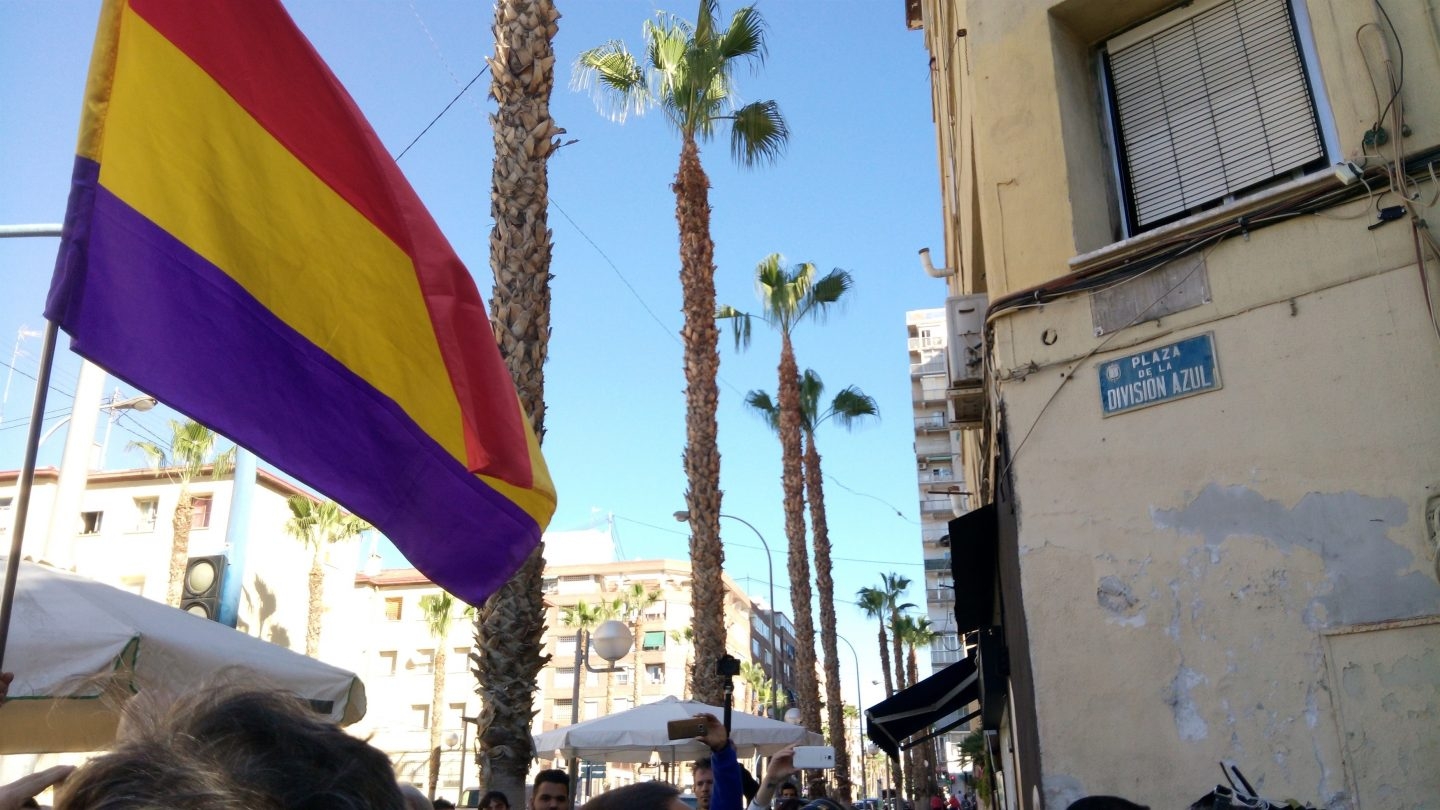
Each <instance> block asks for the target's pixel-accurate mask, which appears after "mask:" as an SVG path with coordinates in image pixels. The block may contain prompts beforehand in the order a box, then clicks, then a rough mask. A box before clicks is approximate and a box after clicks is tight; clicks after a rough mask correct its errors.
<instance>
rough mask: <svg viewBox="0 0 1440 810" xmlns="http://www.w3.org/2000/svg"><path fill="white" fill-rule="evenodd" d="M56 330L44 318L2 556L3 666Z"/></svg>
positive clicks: (0, 624)
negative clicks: (6, 552)
mask: <svg viewBox="0 0 1440 810" xmlns="http://www.w3.org/2000/svg"><path fill="white" fill-rule="evenodd" d="M59 333H60V327H59V326H57V325H56V324H55V322H54V321H47V322H46V324H45V341H44V343H43V344H42V346H41V348H40V373H39V377H37V378H36V380H35V402H34V404H32V405H31V407H30V430H29V431H28V432H27V434H26V437H25V462H24V464H22V465H21V467H20V480H19V482H18V492H17V493H16V496H15V531H14V532H13V533H12V535H11V537H10V556H9V557H7V558H6V560H5V591H4V595H3V596H0V669H3V668H4V666H5V645H6V643H7V642H8V641H9V640H10V608H11V606H13V605H14V603H15V584H16V583H15V578H16V577H18V576H19V575H20V555H21V554H22V553H24V544H25V524H27V523H29V522H30V521H29V517H30V490H31V488H32V487H33V486H34V483H35V456H36V454H37V453H39V451H40V423H41V421H43V420H44V418H45V394H46V393H47V392H48V391H49V390H50V369H51V367H52V366H53V365H54V364H55V338H56V337H57V336H58V335H59Z"/></svg>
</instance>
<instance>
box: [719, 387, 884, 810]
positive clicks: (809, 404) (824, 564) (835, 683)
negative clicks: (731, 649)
mask: <svg viewBox="0 0 1440 810" xmlns="http://www.w3.org/2000/svg"><path fill="white" fill-rule="evenodd" d="M824 390H825V383H824V382H822V381H821V380H820V375H818V374H816V373H815V372H814V371H812V370H810V369H808V368H807V369H805V372H804V373H803V374H801V375H800V428H801V431H802V433H803V437H804V445H805V493H806V495H807V496H808V497H807V500H808V501H809V503H810V529H811V535H812V541H813V543H814V548H815V589H816V591H818V592H819V595H820V644H821V649H822V650H823V652H824V656H825V709H826V714H827V717H826V720H827V723H828V725H829V727H830V728H831V729H832V732H831V734H830V744H831V745H832V746H834V748H835V781H836V783H837V784H838V785H839V786H840V800H841V803H843V804H849V802H850V752H849V743H848V739H847V737H846V735H845V731H844V726H845V724H844V722H843V720H844V718H843V717H842V716H841V712H842V708H843V706H844V701H843V700H842V699H841V698H840V653H839V650H838V649H837V646H836V644H837V642H836V639H835V621H836V620H835V578H834V574H833V571H832V564H831V562H830V530H829V524H828V522H827V521H826V519H825V488H824V476H823V475H822V473H821V470H820V451H819V450H818V449H817V448H816V446H815V430H816V428H818V427H819V426H820V425H822V424H824V423H825V422H827V421H829V420H831V419H834V420H835V421H836V422H837V423H838V424H840V425H841V426H842V427H844V428H845V429H846V430H849V429H851V428H852V427H853V426H854V425H855V424H856V422H858V421H859V420H861V419H863V418H865V417H866V416H876V417H878V416H879V414H880V408H879V406H878V405H877V404H876V403H875V400H874V398H872V397H870V396H867V395H866V394H865V392H864V391H861V390H860V389H859V388H856V387H855V386H853V385H852V386H848V387H846V388H845V389H844V390H843V391H841V392H840V393H839V394H836V395H835V399H834V400H833V401H831V403H830V405H829V406H828V407H827V408H826V409H825V410H824V411H821V410H820V398H821V394H822V393H824ZM745 404H746V405H749V406H750V408H751V409H752V410H754V411H756V412H757V413H759V414H761V415H762V416H764V417H765V419H766V421H767V422H769V423H770V426H771V427H772V428H775V429H777V430H778V429H779V423H780V414H779V408H778V407H777V406H776V405H775V404H774V402H773V401H772V400H771V399H770V395H769V394H767V393H765V392H764V391H751V392H750V393H749V394H747V395H746V396H745ZM833 729H840V731H839V733H836V732H834V731H833Z"/></svg>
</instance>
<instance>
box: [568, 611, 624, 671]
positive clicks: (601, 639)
mask: <svg viewBox="0 0 1440 810" xmlns="http://www.w3.org/2000/svg"><path fill="white" fill-rule="evenodd" d="M590 642H591V644H593V645H594V647H595V652H597V653H600V657H601V658H604V659H605V660H606V661H609V662H610V663H612V664H613V663H615V662H616V661H619V660H620V659H621V658H624V657H625V656H626V655H628V654H629V653H630V647H631V645H633V644H634V643H635V637H634V636H632V635H631V634H630V628H628V627H626V626H625V623H624V622H621V621H616V620H615V619H611V620H609V621H607V622H604V623H602V624H601V625H600V626H599V627H597V628H595V632H593V633H591V634H590ZM577 675H578V673H577Z"/></svg>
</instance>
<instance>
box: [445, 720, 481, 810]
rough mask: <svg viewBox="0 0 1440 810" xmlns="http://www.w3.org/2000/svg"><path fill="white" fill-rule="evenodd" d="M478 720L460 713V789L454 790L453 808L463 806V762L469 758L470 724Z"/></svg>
mask: <svg viewBox="0 0 1440 810" xmlns="http://www.w3.org/2000/svg"><path fill="white" fill-rule="evenodd" d="M479 719H480V718H479V717H467V716H465V712H464V711H461V712H460V787H458V788H456V793H455V806H457V807H463V806H464V804H465V760H466V758H467V757H469V756H470V724H471V723H474V722H476V721H477V720H479ZM451 736H454V735H451Z"/></svg>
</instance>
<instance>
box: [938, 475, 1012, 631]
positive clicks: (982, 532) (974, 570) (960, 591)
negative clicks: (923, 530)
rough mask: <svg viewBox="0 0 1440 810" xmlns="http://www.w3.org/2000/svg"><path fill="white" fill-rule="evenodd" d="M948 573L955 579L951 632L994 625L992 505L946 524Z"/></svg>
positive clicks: (996, 541) (996, 545)
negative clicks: (947, 527)
mask: <svg viewBox="0 0 1440 810" xmlns="http://www.w3.org/2000/svg"><path fill="white" fill-rule="evenodd" d="M949 529H950V574H951V576H953V577H954V578H955V629H956V630H958V631H959V632H960V633H961V634H962V635H963V634H965V633H969V632H970V631H972V630H978V629H979V628H981V627H989V626H990V625H992V624H996V620H995V615H994V614H995V584H996V582H997V580H998V577H999V573H998V570H997V567H996V566H997V564H998V562H999V556H1000V527H999V523H998V521H997V520H996V507H995V504H993V503H991V504H986V505H985V506H982V507H980V508H979V509H975V510H973V511H970V512H967V513H965V514H963V515H961V516H960V517H957V518H955V519H954V520H952V521H950V526H949Z"/></svg>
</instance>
